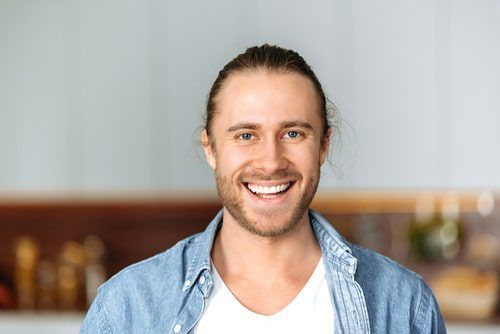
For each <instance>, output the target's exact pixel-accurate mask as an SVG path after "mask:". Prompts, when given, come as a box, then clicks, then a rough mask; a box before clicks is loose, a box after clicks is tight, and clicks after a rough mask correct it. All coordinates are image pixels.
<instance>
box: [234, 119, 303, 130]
mask: <svg viewBox="0 0 500 334" xmlns="http://www.w3.org/2000/svg"><path fill="white" fill-rule="evenodd" d="M281 127H282V128H283V129H288V128H295V127H299V128H303V129H306V130H313V127H312V125H311V124H309V123H307V122H304V121H285V122H282V123H281ZM259 128H260V125H259V124H257V123H248V122H242V123H237V124H235V125H233V126H231V127H229V128H228V129H227V130H226V132H234V131H238V130H257V129H259Z"/></svg>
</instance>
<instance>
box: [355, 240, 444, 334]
mask: <svg viewBox="0 0 500 334" xmlns="http://www.w3.org/2000/svg"><path fill="white" fill-rule="evenodd" d="M349 247H350V248H351V250H352V252H353V255H354V256H355V257H356V258H357V260H358V263H357V270H356V275H355V279H356V281H357V282H358V284H359V285H360V286H361V289H362V290H363V294H364V296H365V300H366V304H367V308H368V313H369V316H370V322H371V323H378V322H380V323H381V324H385V325H384V326H389V325H391V324H392V325H396V327H395V328H397V326H405V327H406V326H410V328H411V331H412V332H414V331H415V332H420V330H422V328H425V327H427V326H434V325H436V324H437V325H440V324H442V319H441V315H440V312H439V308H438V306H437V303H436V300H435V298H434V295H433V293H432V291H431V289H430V288H429V286H428V285H427V284H426V283H425V281H424V280H423V278H422V277H421V276H420V275H418V274H416V273H414V272H413V271H411V270H409V269H407V268H405V267H404V266H402V265H401V264H399V263H397V262H395V261H393V260H391V259H390V258H388V257H386V256H383V255H381V254H379V253H376V252H374V251H371V250H368V249H366V248H363V247H361V246H358V245H355V244H349ZM389 319H391V320H392V321H389ZM398 321H401V323H400V324H397V323H398ZM400 328H404V327H400ZM437 332H440V331H437Z"/></svg>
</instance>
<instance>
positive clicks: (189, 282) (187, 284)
mask: <svg viewBox="0 0 500 334" xmlns="http://www.w3.org/2000/svg"><path fill="white" fill-rule="evenodd" d="M190 285H191V281H190V280H187V281H186V282H184V286H185V287H186V288H187V287H188V286H190Z"/></svg>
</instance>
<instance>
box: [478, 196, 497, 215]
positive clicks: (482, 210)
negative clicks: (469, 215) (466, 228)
mask: <svg viewBox="0 0 500 334" xmlns="http://www.w3.org/2000/svg"><path fill="white" fill-rule="evenodd" d="M494 208H495V199H494V198H493V194H492V193H491V192H490V191H484V192H482V193H481V194H479V196H478V197H477V212H479V214H480V215H481V216H482V217H488V216H489V215H491V213H492V212H493V209H494Z"/></svg>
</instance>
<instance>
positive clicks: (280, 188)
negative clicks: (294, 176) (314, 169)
mask: <svg viewBox="0 0 500 334" xmlns="http://www.w3.org/2000/svg"><path fill="white" fill-rule="evenodd" d="M294 183H295V181H292V182H285V183H281V184H275V185H272V186H264V185H260V184H256V183H251V182H245V183H243V184H244V185H245V187H246V188H247V189H248V190H250V192H251V193H252V194H254V195H256V196H259V197H264V198H266V197H267V198H269V197H275V196H280V195H283V194H285V193H286V192H287V191H288V189H290V187H291V186H292V185H293V184H294Z"/></svg>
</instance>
